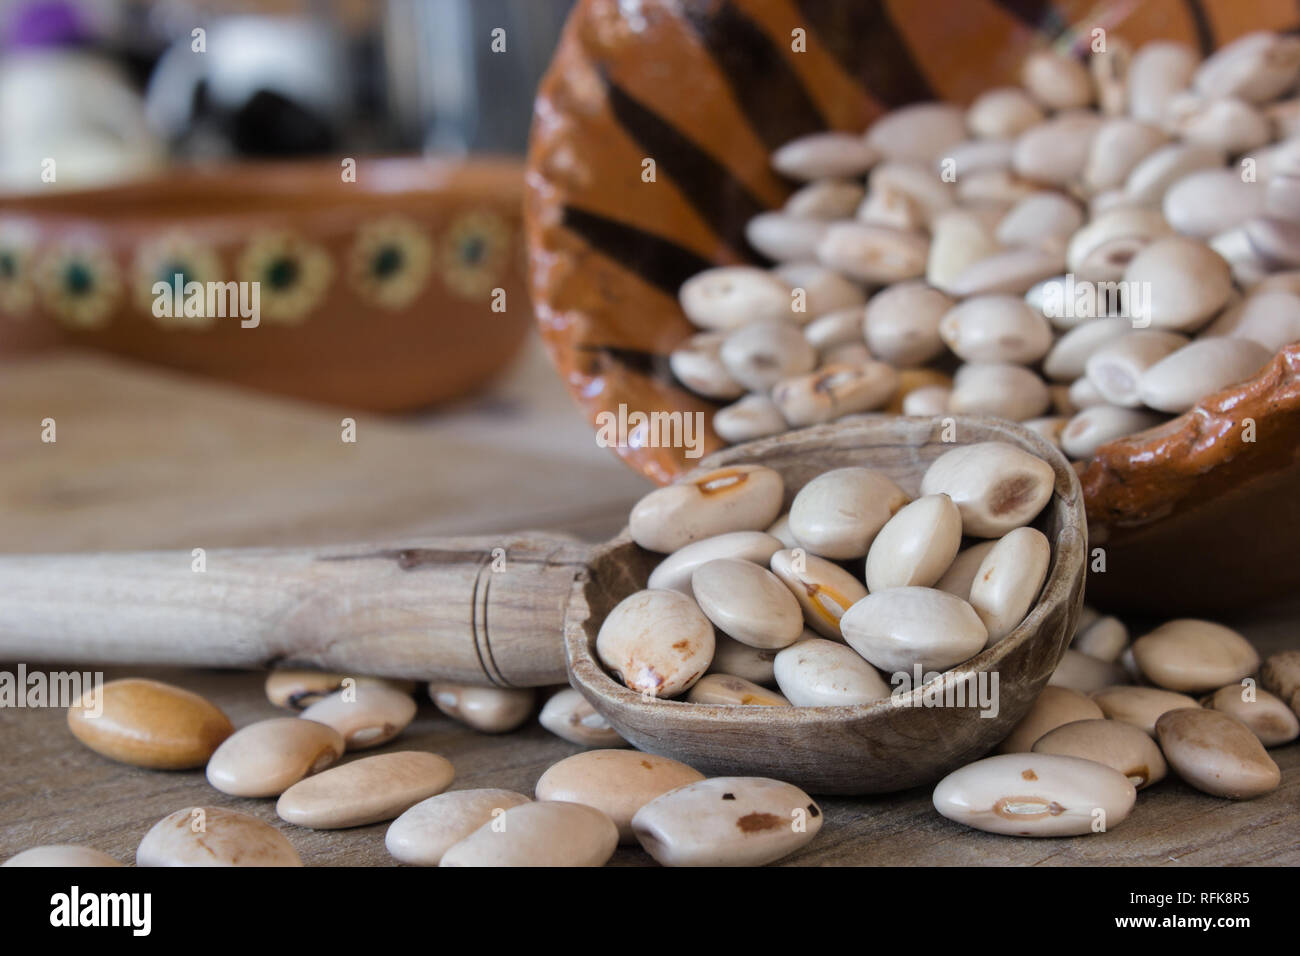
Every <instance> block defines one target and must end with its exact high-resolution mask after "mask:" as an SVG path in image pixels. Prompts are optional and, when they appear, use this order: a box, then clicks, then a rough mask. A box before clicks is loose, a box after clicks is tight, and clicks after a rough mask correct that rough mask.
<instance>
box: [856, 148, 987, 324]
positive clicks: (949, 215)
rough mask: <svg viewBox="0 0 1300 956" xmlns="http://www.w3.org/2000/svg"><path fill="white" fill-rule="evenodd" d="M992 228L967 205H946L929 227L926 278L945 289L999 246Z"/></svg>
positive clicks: (937, 287) (927, 280)
mask: <svg viewBox="0 0 1300 956" xmlns="http://www.w3.org/2000/svg"><path fill="white" fill-rule="evenodd" d="M976 175H978V174H976ZM993 232H994V226H992V225H990V224H989V223H987V222H985V221H984V218H983V217H982V216H980V215H979V214H978V213H977V212H975V211H974V210H971V209H969V208H960V209H950V210H947V211H945V212H943V213H942V214H940V215H938V216H937V217H936V218H935V219H934V222H933V224H932V227H931V239H930V253H929V257H928V258H927V260H926V267H925V279H926V282H928V283H929V284H930V285H931V286H934V287H935V289H936V290H939V289H941V290H943V291H944V292H947V291H948V290H949V287H950V286H951V285H952V283H953V281H954V280H955V279H956V278H957V277H958V276H960V275H961V274H962V273H964V272H965V271H966V270H967V269H968V268H969V267H971V266H973V265H974V264H975V263H977V262H979V261H980V260H982V259H985V258H987V257H989V256H991V255H993V254H994V253H996V252H998V251H999V250H1000V249H1001V246H1000V245H999V244H998V241H997V239H995V238H994V236H993ZM888 291H889V290H885V292H888ZM885 292H882V293H880V295H883V294H885ZM877 298H879V295H878V296H877ZM949 301H950V300H949ZM936 321H937V320H936Z"/></svg>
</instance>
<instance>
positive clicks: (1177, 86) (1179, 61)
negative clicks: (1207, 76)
mask: <svg viewBox="0 0 1300 956" xmlns="http://www.w3.org/2000/svg"><path fill="white" fill-rule="evenodd" d="M1198 63H1199V57H1197V55H1196V51H1195V50H1193V49H1192V48H1191V47H1190V46H1188V45H1187V44H1185V43H1175V42H1172V41H1168V40H1154V41H1152V42H1149V43H1144V44H1143V45H1142V46H1140V47H1138V49H1137V51H1136V52H1134V54H1133V59H1132V60H1131V61H1130V63H1129V69H1128V89H1129V112H1130V113H1131V114H1132V116H1133V118H1134V119H1138V120H1141V121H1143V122H1144V123H1158V122H1159V121H1160V120H1161V119H1162V118H1163V117H1164V113H1165V104H1166V103H1167V102H1168V100H1169V98H1170V97H1171V96H1173V95H1174V94H1175V93H1177V92H1179V91H1180V90H1183V89H1185V88H1186V87H1187V86H1188V84H1189V83H1191V80H1192V75H1193V74H1194V73H1195V72H1196V68H1197V65H1198Z"/></svg>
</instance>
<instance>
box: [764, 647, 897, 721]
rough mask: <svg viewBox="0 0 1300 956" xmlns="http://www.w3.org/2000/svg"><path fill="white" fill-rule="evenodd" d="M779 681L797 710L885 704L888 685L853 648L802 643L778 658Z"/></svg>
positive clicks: (776, 666)
mask: <svg viewBox="0 0 1300 956" xmlns="http://www.w3.org/2000/svg"><path fill="white" fill-rule="evenodd" d="M775 672H776V680H777V684H778V685H779V686H780V688H781V690H782V692H783V693H784V694H785V695H786V697H787V698H788V699H789V701H790V703H792V704H794V705H795V706H798V707H845V706H853V705H856V704H867V703H870V702H871V701H873V700H883V699H884V698H886V697H888V696H889V695H890V691H889V685H888V684H886V683H885V681H884V678H882V677H881V676H880V674H879V672H877V671H876V669H875V668H874V667H872V666H871V665H870V664H868V663H867V662H866V661H864V660H863V659H862V658H861V657H860V656H859V655H858V653H857V651H855V650H853V648H851V647H846V646H845V645H843V644H839V643H836V642H835V641H826V640H811V641H800V642H799V643H797V644H795V645H793V646H791V647H787V648H786V649H785V650H783V651H781V653H779V654H777V656H776V664H775Z"/></svg>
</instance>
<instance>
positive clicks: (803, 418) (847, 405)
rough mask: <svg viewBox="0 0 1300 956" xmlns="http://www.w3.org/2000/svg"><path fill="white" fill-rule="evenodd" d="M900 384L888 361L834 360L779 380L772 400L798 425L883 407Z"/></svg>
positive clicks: (830, 419)
mask: <svg viewBox="0 0 1300 956" xmlns="http://www.w3.org/2000/svg"><path fill="white" fill-rule="evenodd" d="M897 387H898V372H897V371H895V370H894V367H893V366H891V365H888V364H886V363H884V362H863V363H858V364H852V365H843V364H838V363H833V364H830V365H823V366H822V367H821V368H820V369H818V370H817V371H815V372H811V373H809V374H807V375H797V376H795V377H794V378H787V379H784V380H783V381H780V382H778V383H777V384H776V385H775V386H774V387H773V389H772V401H773V403H774V404H775V405H776V407H777V408H778V409H780V411H781V415H782V417H784V419H785V420H786V422H787V423H789V424H790V425H791V426H793V427H796V428H797V427H801V426H804V425H817V424H820V423H821V422H831V421H834V420H835V419H837V418H841V417H843V416H844V415H850V414H853V413H856V412H869V411H872V410H873V409H877V408H880V407H881V406H883V405H884V404H885V403H886V402H888V401H889V398H890V396H891V395H893V394H894V392H895V390H896V389H897Z"/></svg>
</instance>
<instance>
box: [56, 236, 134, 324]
mask: <svg viewBox="0 0 1300 956" xmlns="http://www.w3.org/2000/svg"><path fill="white" fill-rule="evenodd" d="M36 284H37V286H38V288H39V289H40V295H41V304H42V305H43V306H44V307H45V308H46V309H48V310H49V311H50V313H51V314H53V315H54V317H55V318H57V319H58V320H59V321H60V322H62V323H63V324H64V325H66V326H68V327H69V328H73V329H94V328H99V327H100V326H102V325H104V324H106V323H107V322H108V318H109V316H110V315H111V314H112V312H113V310H114V309H115V308H116V307H117V305H118V302H119V300H120V299H121V296H122V279H121V276H120V275H119V270H118V267H117V264H116V263H115V262H114V261H113V257H112V256H111V255H110V254H109V252H108V250H107V249H106V248H104V246H103V245H102V244H100V243H99V242H97V241H95V240H93V239H87V238H76V239H67V240H62V241H59V242H55V243H53V244H52V245H51V246H50V247H49V248H47V249H46V250H45V253H44V255H43V256H42V257H41V260H40V262H39V264H38V265H37V269H36Z"/></svg>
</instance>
